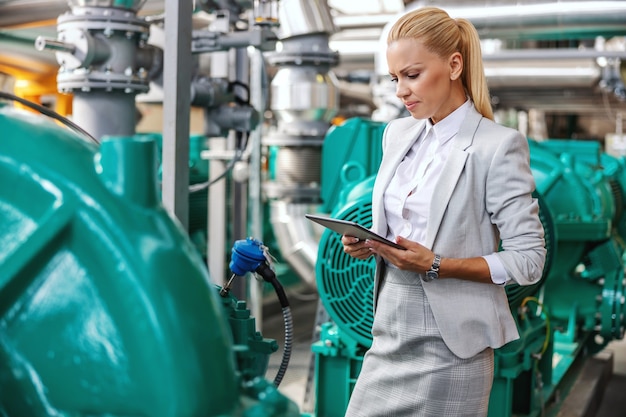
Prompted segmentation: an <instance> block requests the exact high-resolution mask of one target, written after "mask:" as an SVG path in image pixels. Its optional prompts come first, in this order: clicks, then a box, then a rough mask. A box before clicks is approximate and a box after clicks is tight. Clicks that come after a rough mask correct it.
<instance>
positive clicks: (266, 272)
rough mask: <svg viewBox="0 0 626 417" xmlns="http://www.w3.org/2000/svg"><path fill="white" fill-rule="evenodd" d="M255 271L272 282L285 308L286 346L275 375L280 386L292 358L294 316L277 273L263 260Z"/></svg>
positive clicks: (281, 304) (275, 382)
mask: <svg viewBox="0 0 626 417" xmlns="http://www.w3.org/2000/svg"><path fill="white" fill-rule="evenodd" d="M255 272H256V273H257V274H259V275H261V276H262V277H263V279H264V280H265V281H267V282H269V283H270V284H272V287H274V291H275V292H276V295H277V296H278V301H279V302H280V306H281V307H282V310H283V322H284V325H285V346H284V347H283V358H282V360H281V362H280V366H279V367H278V372H277V373H276V376H275V377H274V385H275V386H279V385H280V383H281V381H282V380H283V377H284V376H285V372H286V371H287V367H288V366H289V359H291V350H292V345H293V317H292V316H291V307H290V306H289V300H288V299H287V294H285V290H284V288H283V286H282V285H281V284H280V282H279V281H278V279H276V274H275V273H274V271H272V269H271V268H270V267H269V265H268V264H267V263H265V262H263V263H262V264H261V265H259V266H258V267H257V268H256V270H255Z"/></svg>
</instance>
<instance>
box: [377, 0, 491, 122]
mask: <svg viewBox="0 0 626 417" xmlns="http://www.w3.org/2000/svg"><path fill="white" fill-rule="evenodd" d="M406 38H411V39H416V40H419V41H420V42H421V43H422V44H423V45H424V46H425V47H426V48H427V49H428V50H429V51H431V52H432V53H434V54H437V55H439V56H440V57H441V58H443V59H447V58H448V57H450V55H452V54H453V53H455V52H459V53H460V54H461V56H462V57H463V72H462V73H461V82H462V83H463V87H464V88H465V92H466V93H467V95H469V97H470V98H471V99H472V101H473V102H474V105H475V106H476V110H478V111H479V112H480V113H481V114H482V115H483V116H485V117H486V118H488V119H491V120H493V109H492V108H491V100H490V97H489V89H488V88H487V80H486V79H485V70H484V68H483V59H482V53H481V46H480V38H479V37H478V32H476V28H475V27H474V25H472V23H471V22H470V21H469V20H466V19H461V18H458V19H452V18H451V17H450V15H448V13H446V12H445V11H444V10H442V9H439V8H437V7H422V8H419V9H416V10H413V11H410V12H408V13H406V14H404V15H403V16H402V17H400V19H398V21H397V22H396V23H395V24H394V25H393V27H392V28H391V30H390V31H389V35H388V36H387V44H390V43H392V42H394V41H397V40H399V39H406Z"/></svg>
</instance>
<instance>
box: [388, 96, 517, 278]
mask: <svg viewBox="0 0 626 417" xmlns="http://www.w3.org/2000/svg"><path fill="white" fill-rule="evenodd" d="M473 105H474V104H473V103H472V102H471V100H467V101H466V102H465V103H464V104H463V105H461V106H460V107H459V108H457V109H456V110H455V111H453V112H452V113H450V114H449V115H448V116H447V117H446V118H445V119H443V120H441V121H439V122H438V123H436V124H434V125H433V124H432V123H431V122H430V120H427V121H426V127H425V128H424V129H423V130H422V133H421V134H420V135H419V136H418V137H417V138H416V140H415V142H414V143H413V146H412V147H411V149H410V150H409V151H408V152H407V154H406V156H405V157H404V159H403V160H402V162H400V164H399V165H398V168H397V169H396V172H395V175H394V176H393V178H392V179H391V182H390V183H389V186H388V187H387V189H386V190H385V194H384V206H385V216H386V218H387V223H388V226H389V227H388V229H387V230H388V231H387V238H388V239H390V240H392V241H395V238H396V236H402V237H404V238H406V239H409V240H412V241H415V242H419V243H423V242H424V239H425V237H426V226H427V221H428V216H429V214H430V201H431V199H432V197H433V192H434V189H435V184H436V183H437V181H438V180H439V177H440V176H441V174H442V171H443V167H444V165H445V163H446V159H447V156H448V154H449V152H448V150H449V148H450V146H451V144H452V139H453V138H454V137H455V136H456V135H457V133H458V132H459V129H460V127H461V123H462V122H463V119H465V116H466V115H467V112H468V110H469V109H470V108H472V107H473ZM484 258H485V260H486V261H487V263H488V264H489V269H490V271H491V277H492V280H493V281H494V283H496V284H503V283H505V282H506V271H505V269H504V266H503V265H502V262H501V261H500V260H499V259H498V257H497V256H495V255H493V254H491V255H487V256H485V257H484Z"/></svg>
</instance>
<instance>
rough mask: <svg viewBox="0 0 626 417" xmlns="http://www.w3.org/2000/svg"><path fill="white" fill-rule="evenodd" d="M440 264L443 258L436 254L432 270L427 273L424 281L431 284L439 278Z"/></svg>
mask: <svg viewBox="0 0 626 417" xmlns="http://www.w3.org/2000/svg"><path fill="white" fill-rule="evenodd" d="M440 263H441V256H440V255H437V254H435V259H434V260H433V264H432V265H431V267H430V269H429V270H428V271H426V277H425V278H424V281H426V282H430V281H433V280H435V279H437V278H439V264H440Z"/></svg>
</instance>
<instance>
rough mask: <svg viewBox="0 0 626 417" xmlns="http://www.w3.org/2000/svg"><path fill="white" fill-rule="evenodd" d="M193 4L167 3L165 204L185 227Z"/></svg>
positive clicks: (187, 213) (183, 2)
mask: <svg viewBox="0 0 626 417" xmlns="http://www.w3.org/2000/svg"><path fill="white" fill-rule="evenodd" d="M192 3H193V2H191V1H178V0H166V2H165V58H164V61H165V62H164V67H163V93H164V97H165V99H164V101H163V158H162V160H163V191H162V193H163V197H162V198H163V205H164V206H165V208H166V210H167V211H168V212H169V213H170V215H171V216H172V217H175V218H177V219H178V220H179V222H180V223H181V225H182V226H183V228H185V229H187V226H188V223H189V126H190V121H189V117H190V105H189V104H190V100H191V97H190V96H191V89H190V85H191V72H190V70H189V68H191V62H192V60H191V16H192V12H193V7H192Z"/></svg>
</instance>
